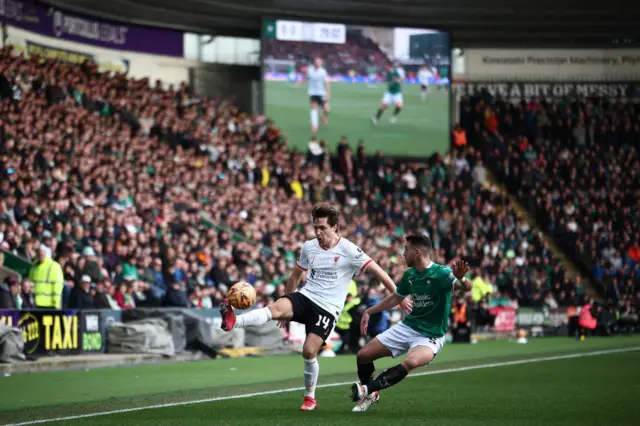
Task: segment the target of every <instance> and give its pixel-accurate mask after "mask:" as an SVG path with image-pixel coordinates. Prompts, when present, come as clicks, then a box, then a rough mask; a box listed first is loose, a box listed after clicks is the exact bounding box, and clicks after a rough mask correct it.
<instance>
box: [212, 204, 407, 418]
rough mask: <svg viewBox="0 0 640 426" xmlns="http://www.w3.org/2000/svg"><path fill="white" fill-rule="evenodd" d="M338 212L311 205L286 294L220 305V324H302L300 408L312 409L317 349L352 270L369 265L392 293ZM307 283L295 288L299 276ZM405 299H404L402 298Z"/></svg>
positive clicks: (328, 332) (387, 280) (404, 305)
mask: <svg viewBox="0 0 640 426" xmlns="http://www.w3.org/2000/svg"><path fill="white" fill-rule="evenodd" d="M339 216H340V214H339V212H338V210H337V209H336V208H334V207H332V206H330V205H327V204H321V205H318V206H316V207H314V209H313V213H312V218H313V227H314V230H315V234H316V238H315V239H313V240H310V241H306V242H305V243H304V245H303V246H302V250H301V252H300V258H299V259H298V261H297V263H296V268H295V269H294V270H293V271H292V273H291V276H290V277H289V280H288V281H287V285H286V295H285V296H284V297H282V298H280V299H278V300H277V301H276V302H275V303H274V304H272V305H270V306H267V307H265V308H261V309H256V310H253V311H250V312H247V313H246V314H242V315H238V316H236V315H235V313H234V311H233V308H232V307H231V305H230V304H229V300H228V299H224V300H223V301H222V304H221V305H220V314H221V315H222V329H223V330H225V331H230V330H232V329H233V328H234V327H249V326H259V325H263V324H266V323H267V322H269V321H272V320H277V321H280V325H281V326H284V325H285V323H286V321H295V322H297V323H300V324H304V326H305V331H306V338H305V341H304V345H303V348H302V357H303V358H304V387H305V392H304V403H303V404H302V406H301V407H300V409H301V410H303V411H312V410H315V409H316V406H317V403H316V396H315V391H316V386H317V383H318V374H319V372H320V366H319V365H318V360H317V356H318V352H319V351H320V349H321V348H322V346H324V344H325V340H326V339H327V338H328V337H329V336H330V335H331V332H332V331H333V329H334V327H335V324H336V320H337V318H338V316H339V315H340V313H341V312H342V309H343V307H344V303H345V299H346V296H347V291H348V289H349V284H350V282H351V279H352V278H353V276H354V275H356V274H359V273H362V272H364V271H365V270H367V271H369V272H370V273H371V274H372V275H373V276H374V277H375V278H376V279H377V280H378V281H379V282H381V283H382V284H383V285H384V286H385V287H386V288H387V289H388V290H389V291H390V292H391V293H392V294H394V292H395V288H396V286H395V284H394V282H393V280H392V279H391V278H390V277H389V275H388V274H387V273H386V272H385V271H384V270H383V269H382V268H381V267H380V266H379V265H378V264H377V263H376V262H375V261H373V260H372V259H371V258H369V256H367V254H366V253H364V252H363V251H362V250H361V249H360V248H359V247H357V246H356V245H355V244H353V243H352V242H351V241H349V240H347V239H346V238H342V237H340V235H339V232H338V220H339ZM304 274H306V285H305V286H304V287H302V288H301V289H300V290H299V291H296V289H297V288H298V284H299V283H300V280H301V279H302V276H303V275H304ZM405 300H406V299H405ZM411 307H412V302H411V301H406V302H405V301H403V303H402V308H403V309H404V310H405V312H410V311H411Z"/></svg>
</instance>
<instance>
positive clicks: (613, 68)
mask: <svg viewBox="0 0 640 426" xmlns="http://www.w3.org/2000/svg"><path fill="white" fill-rule="evenodd" d="M464 62H465V72H464V77H465V78H466V79H505V80H506V79H508V80H562V81H566V80H571V79H580V80H583V81H584V80H598V81H603V80H625V79H637V78H638V77H640V49H573V50H571V49H566V50H562V49H465V50H464Z"/></svg>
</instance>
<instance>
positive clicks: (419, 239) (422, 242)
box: [405, 234, 433, 252]
mask: <svg viewBox="0 0 640 426" xmlns="http://www.w3.org/2000/svg"><path fill="white" fill-rule="evenodd" d="M405 240H406V241H407V244H411V245H412V246H414V247H419V248H424V249H426V250H427V252H429V251H431V248H432V247H433V246H432V245H431V238H429V237H427V236H426V235H423V234H411V235H407V237H406V238H405Z"/></svg>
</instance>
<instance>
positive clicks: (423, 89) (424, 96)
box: [420, 84, 429, 102]
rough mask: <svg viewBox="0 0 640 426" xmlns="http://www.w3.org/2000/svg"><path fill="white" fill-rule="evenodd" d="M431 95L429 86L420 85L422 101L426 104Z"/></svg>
mask: <svg viewBox="0 0 640 426" xmlns="http://www.w3.org/2000/svg"><path fill="white" fill-rule="evenodd" d="M428 94H429V86H428V85H426V84H422V85H420V99H422V102H424V101H425V100H426V99H427V95H428Z"/></svg>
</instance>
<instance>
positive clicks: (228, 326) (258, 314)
mask: <svg viewBox="0 0 640 426" xmlns="http://www.w3.org/2000/svg"><path fill="white" fill-rule="evenodd" d="M220 315H221V316H222V329H223V330H224V331H231V330H233V329H234V328H243V327H250V326H259V325H263V324H266V323H268V322H269V321H271V320H277V321H289V320H290V319H291V318H293V306H292V304H291V300H289V299H287V298H285V297H283V298H281V299H278V301H276V303H274V304H273V305H270V306H267V307H265V308H261V309H255V310H253V311H250V312H247V313H246V314H242V315H237V316H236V314H235V312H234V311H233V308H232V307H231V304H230V303H229V299H224V300H223V301H222V303H221V304H220Z"/></svg>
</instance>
